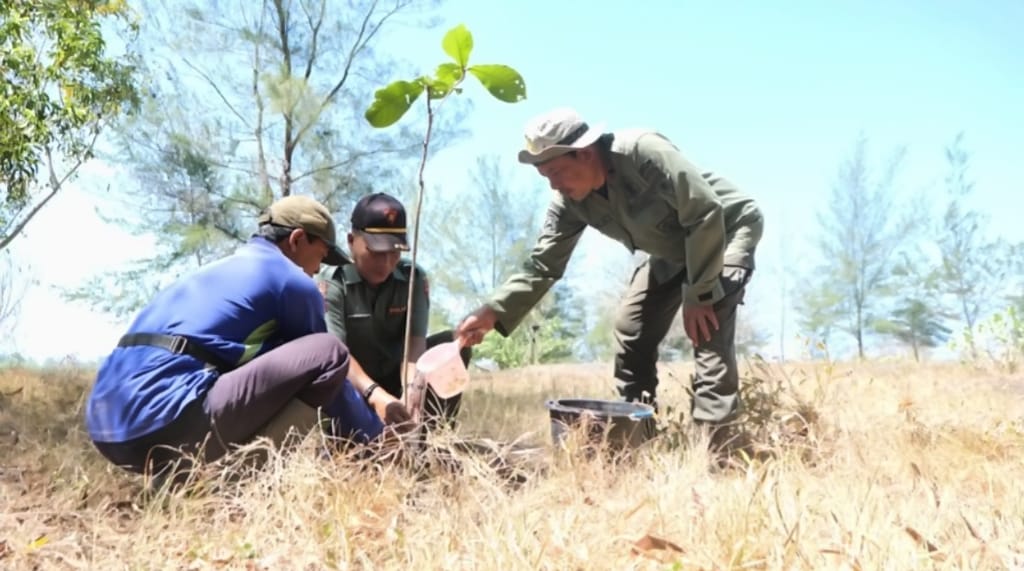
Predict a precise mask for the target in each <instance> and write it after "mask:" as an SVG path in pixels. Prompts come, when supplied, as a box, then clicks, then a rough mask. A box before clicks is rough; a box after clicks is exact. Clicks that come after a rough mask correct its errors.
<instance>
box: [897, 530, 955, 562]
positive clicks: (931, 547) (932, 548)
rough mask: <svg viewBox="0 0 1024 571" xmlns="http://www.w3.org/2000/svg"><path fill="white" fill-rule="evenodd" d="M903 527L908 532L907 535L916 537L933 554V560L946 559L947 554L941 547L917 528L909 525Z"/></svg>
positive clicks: (915, 539)
mask: <svg viewBox="0 0 1024 571" xmlns="http://www.w3.org/2000/svg"><path fill="white" fill-rule="evenodd" d="M903 529H904V530H905V531H906V532H907V535H909V536H910V537H912V538H914V541H916V542H917V543H918V544H920V545H921V546H922V547H924V548H925V549H927V550H928V554H929V555H931V558H932V559H933V560H935V561H943V560H945V556H944V555H943V554H942V553H941V552H940V551H939V548H938V547H936V546H935V544H934V543H932V542H931V541H928V540H927V539H925V537H924V536H923V535H921V534H920V533H918V532H917V530H916V529H914V528H912V527H910V526H909V525H908V526H906V527H904V528H903Z"/></svg>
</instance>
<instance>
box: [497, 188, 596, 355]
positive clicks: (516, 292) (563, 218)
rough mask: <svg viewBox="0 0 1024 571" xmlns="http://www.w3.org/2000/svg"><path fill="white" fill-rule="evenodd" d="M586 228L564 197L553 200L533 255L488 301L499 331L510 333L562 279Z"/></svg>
mask: <svg viewBox="0 0 1024 571" xmlns="http://www.w3.org/2000/svg"><path fill="white" fill-rule="evenodd" d="M586 227H587V223H586V222H584V221H583V220H581V219H580V218H579V216H577V215H576V214H575V213H574V212H573V211H572V210H571V209H570V208H568V206H567V205H566V204H565V203H564V201H563V199H562V198H561V197H558V198H556V199H555V200H553V201H551V205H550V206H548V210H547V213H546V215H545V219H544V227H543V229H542V230H541V233H540V236H539V237H538V238H537V242H536V244H535V245H534V247H533V250H532V251H531V253H530V256H529V257H528V258H527V260H526V262H524V263H523V265H522V268H521V270H520V271H519V272H518V273H516V274H514V275H512V276H511V277H510V278H509V279H508V280H507V281H506V282H505V283H504V284H503V285H502V286H501V287H500V288H498V290H497V291H496V292H495V293H494V294H493V295H492V296H491V299H490V301H488V303H487V305H488V306H490V307H491V309H493V310H494V312H495V314H497V316H498V321H497V323H496V324H495V329H496V330H497V331H498V332H499V333H501V334H502V335H504V336H506V337H507V336H508V335H510V334H511V333H512V332H513V331H514V330H515V328H516V327H518V326H519V324H520V322H522V320H523V318H524V317H526V314H527V313H529V312H530V310H531V309H533V307H534V306H535V305H536V304H537V302H539V301H540V299H541V298H542V297H544V294H545V293H547V292H548V290H549V289H551V286H553V285H554V284H555V282H557V281H558V280H560V279H561V278H562V276H563V275H564V274H565V268H566V266H567V265H568V263H569V259H570V258H571V257H572V252H573V250H574V249H575V248H576V244H577V243H578V242H579V240H580V236H582V234H583V231H584V230H585V229H586Z"/></svg>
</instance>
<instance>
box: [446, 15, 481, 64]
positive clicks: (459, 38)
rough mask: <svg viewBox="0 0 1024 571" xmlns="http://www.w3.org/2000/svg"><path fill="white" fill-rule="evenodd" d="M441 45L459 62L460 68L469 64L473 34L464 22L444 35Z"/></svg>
mask: <svg viewBox="0 0 1024 571" xmlns="http://www.w3.org/2000/svg"><path fill="white" fill-rule="evenodd" d="M441 47H442V48H444V53H446V54H448V56H449V57H450V58H452V60H454V61H455V63H456V64H458V66H459V69H463V68H465V67H466V65H467V64H469V53H470V52H472V51H473V34H471V33H470V32H469V30H468V29H467V28H466V26H465V25H464V24H459V25H458V26H455V27H454V28H452V29H450V30H448V33H447V34H445V35H444V39H443V40H441Z"/></svg>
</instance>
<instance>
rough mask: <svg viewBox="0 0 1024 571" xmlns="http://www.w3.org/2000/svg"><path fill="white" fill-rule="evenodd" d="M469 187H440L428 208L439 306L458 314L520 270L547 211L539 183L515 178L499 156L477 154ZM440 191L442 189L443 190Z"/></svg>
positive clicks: (427, 252) (428, 256)
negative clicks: (449, 189) (524, 182)
mask: <svg viewBox="0 0 1024 571" xmlns="http://www.w3.org/2000/svg"><path fill="white" fill-rule="evenodd" d="M469 180H470V185H469V187H468V188H467V189H466V190H464V191H461V192H455V193H451V194H449V195H447V196H445V195H442V194H440V192H438V193H437V194H436V195H435V196H434V198H433V199H432V203H431V204H430V205H428V206H427V207H426V208H425V209H424V210H425V211H424V213H423V221H422V222H421V224H422V232H423V234H422V236H423V238H422V242H423V244H424V245H425V246H426V247H425V248H424V251H423V256H424V260H425V264H429V267H428V268H427V270H428V271H429V272H430V274H431V276H432V278H431V289H432V291H435V292H437V298H438V299H439V300H441V303H439V304H437V305H438V309H439V310H442V311H444V313H445V314H446V315H449V316H452V317H453V318H455V319H458V318H460V317H462V316H463V315H464V314H465V313H467V312H469V311H471V310H472V309H474V308H475V307H476V306H477V305H478V304H480V303H481V302H483V301H484V300H485V299H486V298H487V296H489V295H490V294H491V292H492V291H494V289H495V288H497V287H498V286H499V285H501V283H502V282H504V281H505V280H506V279H507V278H508V277H509V276H510V275H511V274H512V273H513V272H515V271H516V270H517V269H518V265H517V262H518V261H520V260H524V259H525V258H526V256H527V255H528V253H529V251H530V249H531V248H532V247H533V241H534V239H535V238H536V232H537V231H538V230H539V228H540V226H539V225H540V215H541V214H542V213H543V206H542V204H543V200H542V198H541V196H542V193H541V192H540V188H539V187H537V186H534V187H530V186H527V185H520V184H517V183H515V182H514V180H515V177H514V176H513V172H512V171H511V169H509V168H507V167H506V166H505V165H504V164H503V163H502V161H501V159H500V158H499V157H497V156H496V155H483V156H480V157H478V158H477V159H476V162H475V163H474V165H473V167H472V168H471V169H470V171H469ZM438 190H440V189H438Z"/></svg>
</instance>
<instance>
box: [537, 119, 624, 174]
mask: <svg viewBox="0 0 1024 571" xmlns="http://www.w3.org/2000/svg"><path fill="white" fill-rule="evenodd" d="M603 134H604V123H599V124H597V125H594V126H593V127H591V128H590V129H587V132H586V133H583V134H582V135H580V138H579V139H576V140H575V141H573V142H572V144H569V145H552V146H550V147H548V148H546V149H544V150H543V151H541V152H539V153H537V154H533V153H531V152H530V151H528V150H526V149H523V150H521V151H519V162H520V163H522V164H524V165H539V164H540V163H545V162H547V161H550V160H551V159H554V158H557V157H560V156H562V155H565V154H568V153H571V152H572V151H578V150H580V149H582V148H584V147H589V146H590V145H592V144H594V143H595V142H597V140H598V139H600V138H601V135H603Z"/></svg>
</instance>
